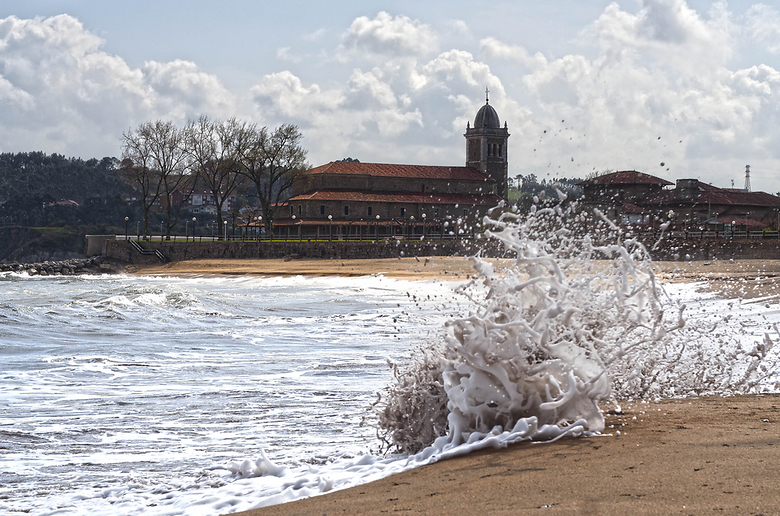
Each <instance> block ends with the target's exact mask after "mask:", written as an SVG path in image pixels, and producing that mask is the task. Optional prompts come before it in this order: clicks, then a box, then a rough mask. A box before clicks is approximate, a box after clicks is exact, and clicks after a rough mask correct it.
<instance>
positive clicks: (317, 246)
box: [105, 239, 780, 264]
mask: <svg viewBox="0 0 780 516" xmlns="http://www.w3.org/2000/svg"><path fill="white" fill-rule="evenodd" d="M141 243H142V245H143V246H144V247H145V248H147V249H158V250H159V251H160V252H162V254H163V255H164V256H165V257H166V258H168V259H169V260H171V261H181V260H196V259H202V258H214V259H247V258H254V259H258V258H259V259H262V258H288V257H297V258H324V259H331V258H333V259H352V258H357V259H360V258H363V259H364V258H397V257H399V256H473V255H475V254H476V253H478V252H480V251H481V252H482V256H485V257H509V255H507V253H506V252H505V251H504V250H503V248H502V247H501V244H500V243H499V242H495V241H491V242H485V241H483V240H477V241H473V240H462V241H461V240H445V241H439V240H428V241H419V240H406V241H403V240H401V241H398V240H394V239H387V240H383V241H380V242H354V241H348V242H261V243H258V242H187V243H184V242H162V243H160V242H141ZM644 244H645V246H646V247H647V248H648V249H651V248H652V247H653V245H654V244H655V242H650V241H647V242H644ZM105 246H106V247H105V249H106V254H105V256H106V257H107V258H109V259H112V260H118V261H122V262H126V263H134V264H154V263H159V260H158V259H157V257H155V256H154V255H151V256H144V255H141V254H140V253H138V251H136V250H135V249H133V248H132V247H131V246H130V244H129V243H128V242H126V241H124V240H109V241H106V243H105ZM650 254H651V256H652V258H653V259H654V260H658V261H677V260H713V259H719V260H723V259H729V258H738V259H765V260H766V259H780V240H667V241H665V242H663V243H662V244H661V245H659V247H658V249H656V250H654V251H651V252H650Z"/></svg>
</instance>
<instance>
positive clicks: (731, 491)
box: [239, 395, 780, 516]
mask: <svg viewBox="0 0 780 516" xmlns="http://www.w3.org/2000/svg"><path fill="white" fill-rule="evenodd" d="M623 410H624V414H622V415H609V416H608V419H607V424H608V426H609V425H614V428H608V429H607V431H608V432H612V433H613V435H611V436H607V435H604V436H600V437H589V438H574V439H566V440H561V441H557V442H553V443H521V444H516V445H513V446H510V447H509V448H506V449H503V450H489V451H481V452H477V453H473V454H470V455H466V456H463V457H458V458H455V459H450V460H445V461H442V462H439V463H437V464H433V465H429V466H423V467H421V468H417V469H414V470H411V471H407V472H404V473H401V474H398V475H394V476H390V477H387V478H384V479H381V480H378V481H376V482H372V483H370V484H364V485H361V486H357V487H353V488H350V489H345V490H343V491H336V492H334V493H330V494H326V495H322V496H317V497H313V498H307V499H304V500H298V501H295V502H290V503H286V504H281V505H275V506H271V507H265V508H262V509H256V510H252V511H246V512H243V513H239V514H241V515H243V516H267V515H268V516H270V515H278V516H289V515H312V516H313V515H318V516H320V515H337V514H338V515H362V514H393V513H405V514H475V513H477V511H479V513H481V514H484V515H494V514H507V515H509V514H521V515H522V514H534V515H536V514H544V515H546V514H550V515H557V514H567V515H569V514H594V515H595V514H598V515H616V516H617V515H621V516H622V515H625V514H754V515H757V514H765V515H769V514H778V513H780V467H778V463H780V426H779V425H780V396H778V395H771V396H740V397H733V398H697V399H685V400H664V401H662V402H660V403H652V402H651V403H635V404H632V405H630V406H624V407H623ZM634 418H636V419H634ZM617 430H620V435H619V436H618V435H617Z"/></svg>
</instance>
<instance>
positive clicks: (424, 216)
mask: <svg viewBox="0 0 780 516" xmlns="http://www.w3.org/2000/svg"><path fill="white" fill-rule="evenodd" d="M426 217H427V215H426V214H425V213H423V214H422V219H423V240H425V218H426Z"/></svg>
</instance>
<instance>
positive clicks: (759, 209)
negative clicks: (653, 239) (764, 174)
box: [580, 170, 780, 230]
mask: <svg viewBox="0 0 780 516" xmlns="http://www.w3.org/2000/svg"><path fill="white" fill-rule="evenodd" d="M580 185H581V186H582V188H583V192H584V197H583V201H584V204H585V206H586V207H588V208H598V209H599V210H600V211H601V212H602V213H604V214H605V215H606V216H607V217H609V218H610V219H612V220H615V221H618V222H620V223H623V224H639V225H645V226H648V228H652V227H653V226H654V225H657V224H658V223H659V222H665V221H667V220H671V221H672V222H673V224H674V225H675V226H676V227H680V228H686V229H687V228H696V229H700V230H706V229H713V230H715V229H718V230H720V229H722V228H723V225H724V224H726V225H731V226H733V225H737V226H744V227H747V228H751V229H756V228H757V229H761V228H763V227H769V226H774V225H775V224H774V221H776V220H777V218H778V216H780V197H778V196H775V195H771V194H768V193H766V192H750V191H746V190H739V189H734V188H718V187H716V186H713V185H709V184H707V183H703V182H701V181H699V180H698V179H678V180H677V181H676V182H675V183H672V182H670V181H667V180H665V179H661V178H659V177H655V176H651V175H649V174H644V173H642V172H637V171H635V170H628V171H621V172H613V173H610V174H604V175H602V176H598V177H594V178H591V179H588V180H586V181H583V182H581V183H580ZM672 185H674V188H668V187H669V186H672Z"/></svg>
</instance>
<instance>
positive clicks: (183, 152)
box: [0, 96, 780, 262]
mask: <svg viewBox="0 0 780 516" xmlns="http://www.w3.org/2000/svg"><path fill="white" fill-rule="evenodd" d="M464 129H465V133H464V137H465V140H466V142H465V143H466V149H465V150H466V152H465V162H464V163H462V164H453V165H440V166H430V165H409V164H387V163H382V164H380V163H364V162H361V161H360V160H358V159H353V158H351V157H347V158H344V159H341V160H338V161H332V162H330V163H326V164H323V165H319V166H316V167H313V168H312V167H311V166H310V165H308V164H307V163H306V160H305V157H306V151H305V149H303V148H302V147H301V145H300V142H301V138H302V135H301V134H300V132H299V131H298V129H297V128H296V127H295V126H282V127H279V128H277V129H273V130H269V129H267V128H258V127H256V126H254V125H252V124H247V123H243V122H238V121H236V120H233V119H231V120H226V121H224V120H210V119H208V118H205V117H201V118H200V119H198V120H197V121H194V122H190V123H189V124H188V125H187V126H186V127H184V128H177V127H175V126H173V124H172V123H170V122H163V121H157V122H148V123H145V124H141V125H140V126H139V127H138V128H136V129H134V130H131V131H129V132H128V133H127V134H125V135H123V142H124V143H123V148H122V158H121V159H118V158H109V157H106V158H103V159H101V160H98V159H90V160H87V161H84V160H81V159H78V158H66V157H64V156H61V155H57V154H51V155H47V154H44V153H41V152H32V153H17V154H12V153H4V154H0V182H1V183H2V184H3V186H4V188H3V190H2V194H0V196H1V197H0V261H4V262H9V261H19V260H22V261H23V260H39V261H40V260H43V259H49V258H71V257H75V256H76V255H79V254H80V253H81V252H83V245H84V244H83V242H84V235H85V234H87V233H90V234H110V235H124V236H125V238H127V239H134V240H145V239H153V238H157V239H167V240H170V239H173V240H181V238H182V237H183V238H184V239H185V240H189V239H190V238H192V239H193V240H194V239H195V238H196V237H197V238H199V239H200V240H201V241H202V240H203V238H204V237H207V238H212V239H228V240H234V239H241V240H247V239H256V240H262V239H276V238H278V239H285V240H288V239H298V240H307V241H312V240H313V241H325V240H327V241H333V240H361V241H362V240H377V239H383V238H395V239H399V238H400V239H403V238H425V237H432V236H438V237H439V238H442V239H444V238H470V237H471V236H473V235H474V233H475V231H477V230H478V229H477V228H478V222H479V221H480V220H481V218H482V217H483V216H484V215H485V214H486V213H487V211H488V210H489V209H491V208H493V207H495V206H497V205H498V204H499V203H501V202H502V201H503V202H504V203H505V205H507V206H514V207H515V209H516V210H517V211H518V212H520V213H524V212H527V210H529V209H531V205H532V204H533V203H534V202H535V199H536V200H538V199H539V198H540V197H542V198H545V197H546V198H548V199H557V198H559V197H558V194H559V193H562V194H565V196H566V202H570V201H573V200H579V201H580V202H581V205H582V207H583V209H584V210H590V211H593V210H599V211H600V212H601V213H602V214H604V215H605V216H606V217H608V218H609V219H611V220H612V221H614V222H616V223H618V224H622V225H629V226H631V227H633V228H635V229H636V230H640V231H654V230H657V229H659V228H660V227H661V225H662V224H664V227H667V228H669V229H670V230H671V231H683V232H685V233H686V234H689V233H690V234H692V235H695V236H697V237H699V238H706V237H714V238H718V237H724V236H729V237H745V238H758V237H762V236H773V237H775V238H776V237H777V235H778V227H779V226H780V197H778V196H777V195H773V194H769V193H765V192H754V191H751V188H750V168H749V166H747V167H746V170H745V173H744V174H745V183H744V187H743V188H733V187H731V188H721V187H717V186H714V185H710V184H707V183H705V182H703V181H700V180H698V179H690V178H680V179H677V180H676V182H674V183H673V182H671V181H667V180H665V179H662V178H659V177H655V176H652V175H650V174H646V173H643V172H640V171H636V170H622V171H603V172H601V173H594V174H592V176H591V177H587V178H557V179H552V180H545V179H542V180H541V181H539V180H537V178H536V177H535V176H534V175H533V174H530V175H526V176H524V175H516V176H514V177H510V176H509V175H508V163H509V156H508V139H509V136H510V134H509V127H508V124H507V122H506V121H504V122H503V125H502V123H501V120H500V119H499V116H498V113H497V112H496V110H495V109H494V108H493V106H491V105H490V102H489V99H488V98H487V96H486V99H485V104H484V105H483V106H482V107H481V108H480V109H479V111H478V112H477V114H476V116H475V117H474V122H473V124H472V123H471V122H469V123H468V124H467V126H466V127H465V128H464ZM160 149H162V150H160ZM166 160H167V161H166Z"/></svg>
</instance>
